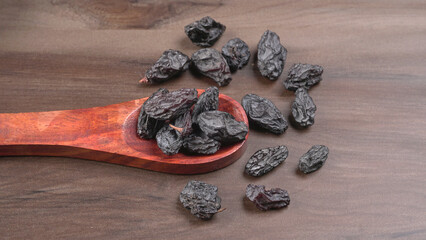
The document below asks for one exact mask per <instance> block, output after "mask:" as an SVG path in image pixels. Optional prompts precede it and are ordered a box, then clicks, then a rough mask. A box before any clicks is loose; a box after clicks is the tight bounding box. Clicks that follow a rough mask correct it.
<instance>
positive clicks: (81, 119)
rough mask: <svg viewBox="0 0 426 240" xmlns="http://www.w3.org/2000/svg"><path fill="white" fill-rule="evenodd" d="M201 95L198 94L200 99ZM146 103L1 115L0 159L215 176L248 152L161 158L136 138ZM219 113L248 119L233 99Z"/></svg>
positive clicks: (239, 146) (222, 101) (223, 99)
mask: <svg viewBox="0 0 426 240" xmlns="http://www.w3.org/2000/svg"><path fill="white" fill-rule="evenodd" d="M203 91H204V90H201V89H199V90H198V95H200V94H201V93H202V92H203ZM147 99H148V98H142V99H137V100H133V101H129V102H124V103H119V104H113V105H108V106H104V107H94V108H87V109H75V110H62V111H49V112H30V113H2V114H0V156H63V157H72V158H82V159H89V160H95V161H102V162H108V163H114V164H120V165H125V166H131V167H137V168H143V169H149V170H153V171H159V172H167V173H176V174H197V173H205V172H210V171H214V170H217V169H220V168H223V167H225V166H228V165H229V164H231V163H233V162H234V161H236V160H237V159H239V158H240V157H241V155H242V154H243V153H244V151H245V148H246V140H247V137H248V134H247V136H246V139H245V140H244V141H242V142H239V143H236V144H233V145H230V146H222V147H221V148H220V149H219V151H217V152H216V153H215V154H213V155H186V154H183V153H178V154H175V155H166V154H164V153H163V152H162V151H161V150H160V149H159V148H158V146H157V143H156V141H155V139H151V140H147V139H141V138H139V136H138V135H137V134H136V126H137V119H138V116H139V112H140V107H141V106H142V104H143V103H144V102H145V101H146V100H147ZM219 110H221V111H224V112H229V113H230V114H231V115H233V116H234V117H235V119H236V120H237V121H244V122H245V123H246V124H247V126H248V119H247V116H246V114H245V111H244V109H243V108H242V106H241V105H240V104H239V103H238V102H237V101H235V100H234V99H232V98H230V97H228V96H226V95H223V94H219Z"/></svg>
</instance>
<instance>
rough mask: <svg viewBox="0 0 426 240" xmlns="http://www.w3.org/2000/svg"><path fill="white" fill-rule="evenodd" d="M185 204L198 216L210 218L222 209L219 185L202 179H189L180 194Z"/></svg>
mask: <svg viewBox="0 0 426 240" xmlns="http://www.w3.org/2000/svg"><path fill="white" fill-rule="evenodd" d="M179 200H180V202H181V203H182V204H183V206H184V207H185V208H187V209H190V210H191V213H192V214H193V215H195V216H196V217H198V218H201V219H204V220H208V219H211V218H212V217H213V215H214V214H215V213H217V212H218V210H219V209H220V203H221V199H220V197H219V196H218V195H217V187H216V186H214V185H211V184H208V183H204V182H201V181H194V180H192V181H189V182H188V183H187V184H186V186H185V187H184V188H183V190H182V192H181V193H180V195H179Z"/></svg>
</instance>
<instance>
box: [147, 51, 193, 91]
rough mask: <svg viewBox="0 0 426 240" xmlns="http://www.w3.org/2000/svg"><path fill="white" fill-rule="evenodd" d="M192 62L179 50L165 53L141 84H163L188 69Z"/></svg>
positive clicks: (148, 71) (149, 70)
mask: <svg viewBox="0 0 426 240" xmlns="http://www.w3.org/2000/svg"><path fill="white" fill-rule="evenodd" d="M190 62H191V60H190V59H189V57H188V56H186V55H185V54H183V53H182V52H180V51H177V50H172V49H170V50H167V51H164V52H163V55H161V57H160V59H158V60H157V62H156V63H155V64H154V65H153V66H152V67H151V68H149V69H148V70H147V71H146V73H145V79H142V80H141V81H140V82H141V83H143V82H148V83H161V82H165V81H167V80H169V79H171V78H172V77H174V76H176V75H178V74H179V73H181V72H183V71H185V70H187V69H188V66H189V63H190Z"/></svg>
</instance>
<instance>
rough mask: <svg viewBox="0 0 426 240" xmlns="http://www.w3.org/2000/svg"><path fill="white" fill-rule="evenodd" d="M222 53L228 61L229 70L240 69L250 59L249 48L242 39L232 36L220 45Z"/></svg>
mask: <svg viewBox="0 0 426 240" xmlns="http://www.w3.org/2000/svg"><path fill="white" fill-rule="evenodd" d="M222 55H223V56H224V57H225V59H226V61H227V62H228V65H229V68H230V69H231V72H235V71H237V69H241V68H242V67H243V66H244V65H246V64H247V63H248V61H249V59H250V50H249V47H248V46H247V43H245V42H244V41H243V40H241V39H239V38H234V39H231V40H229V41H228V42H227V43H226V44H225V46H223V47H222Z"/></svg>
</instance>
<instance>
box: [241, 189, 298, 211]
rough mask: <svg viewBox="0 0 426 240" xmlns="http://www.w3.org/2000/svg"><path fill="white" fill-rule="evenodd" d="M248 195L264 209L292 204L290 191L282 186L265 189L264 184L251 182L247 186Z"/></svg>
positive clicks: (257, 205) (258, 206)
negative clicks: (281, 187)
mask: <svg viewBox="0 0 426 240" xmlns="http://www.w3.org/2000/svg"><path fill="white" fill-rule="evenodd" d="M246 196H247V198H248V199H249V200H250V201H252V202H253V203H254V204H255V205H256V207H257V208H259V209H260V210H263V211H266V210H270V209H278V208H283V207H287V206H288V205H289V204H290V197H289V195H288V192H287V191H286V190H284V189H280V188H272V189H271V190H265V186H263V185H254V184H249V185H248V186H247V188H246Z"/></svg>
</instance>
